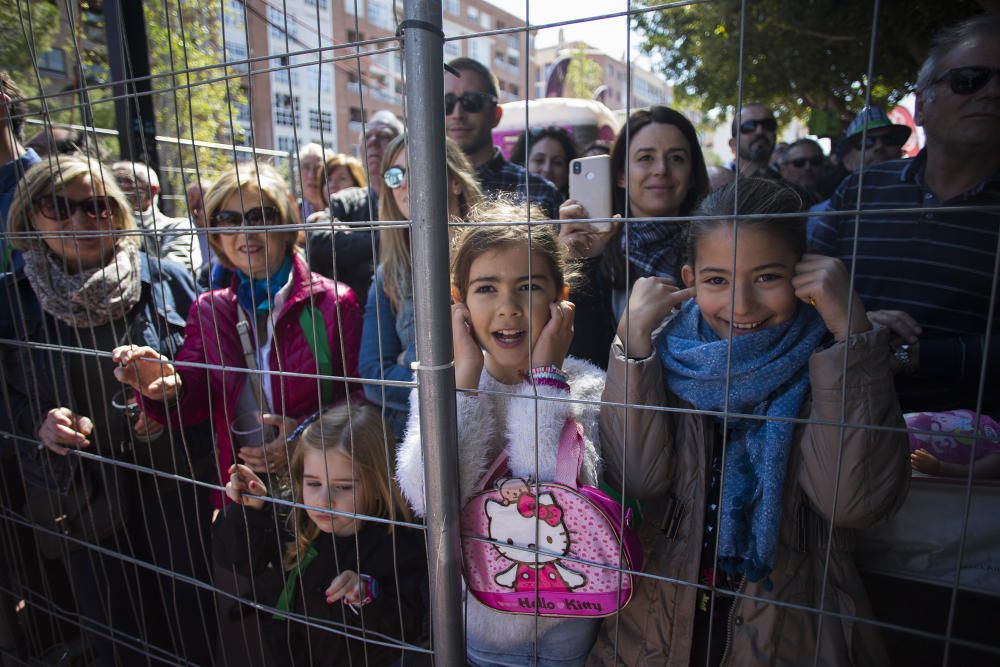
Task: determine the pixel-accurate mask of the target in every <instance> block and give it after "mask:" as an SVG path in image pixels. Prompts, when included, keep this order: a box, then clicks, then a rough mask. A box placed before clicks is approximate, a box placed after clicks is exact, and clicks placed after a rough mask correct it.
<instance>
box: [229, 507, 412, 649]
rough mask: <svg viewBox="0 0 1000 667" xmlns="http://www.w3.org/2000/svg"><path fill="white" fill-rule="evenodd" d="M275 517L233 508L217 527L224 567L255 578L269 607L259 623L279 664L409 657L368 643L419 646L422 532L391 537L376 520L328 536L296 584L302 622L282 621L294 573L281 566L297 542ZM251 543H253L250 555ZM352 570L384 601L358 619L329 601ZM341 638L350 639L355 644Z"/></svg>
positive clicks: (295, 610) (295, 607)
mask: <svg viewBox="0 0 1000 667" xmlns="http://www.w3.org/2000/svg"><path fill="white" fill-rule="evenodd" d="M283 514H284V513H282V515H283ZM275 516H276V515H275V512H274V511H273V509H272V508H271V506H267V507H265V508H264V509H261V510H252V509H248V510H244V509H243V508H242V507H240V506H236V505H229V506H227V508H226V509H225V511H224V512H223V513H222V514H220V515H219V517H218V519H216V521H215V524H214V525H213V528H212V530H213V539H212V542H213V553H214V556H215V561H216V563H217V564H219V565H221V566H224V567H230V566H232V567H234V568H235V570H236V571H237V573H239V574H243V575H247V576H251V577H252V579H253V583H254V591H253V593H251V596H252V597H254V601H255V602H258V603H259V604H261V605H264V606H265V607H266V609H265V610H263V611H260V612H258V618H259V620H260V627H261V632H262V634H263V636H264V638H265V641H266V642H267V647H268V649H269V650H270V651H271V654H272V657H273V659H274V661H275V664H281V665H366V664H367V665H392V664H396V662H397V661H398V660H400V658H402V657H404V653H403V652H402V651H401V650H399V649H393V648H390V647H386V646H380V645H378V644H373V643H365V642H363V641H361V639H360V638H361V637H368V638H369V639H376V640H381V641H384V642H387V643H392V642H394V641H395V642H399V641H403V642H406V643H407V644H417V643H419V641H420V639H421V632H422V630H423V627H424V614H425V603H424V596H425V595H426V590H427V584H426V580H427V560H426V551H425V547H424V539H423V532H422V531H420V530H415V529H407V528H400V527H396V528H395V529H394V532H393V533H389V532H388V531H387V530H386V527H385V525H384V524H378V523H371V522H368V523H365V524H364V525H363V526H362V529H361V530H360V531H359V532H358V533H357V535H352V536H350V537H335V536H333V535H327V534H323V533H321V534H320V535H319V537H317V538H316V540H315V541H314V542H313V547H314V548H315V549H316V551H317V552H318V553H317V555H316V557H315V558H314V559H313V560H312V561H311V562H309V563H308V565H307V566H306V568H305V569H304V570H303V571H302V573H301V575H300V581H297V582H296V583H295V585H294V594H293V595H294V598H293V600H292V602H291V604H290V605H289V610H290V612H291V614H292V615H293V616H299V617H300V618H299V619H296V620H292V621H288V620H285V619H283V618H275V617H274V609H275V608H276V607H277V602H278V599H279V597H280V596H281V593H282V591H283V589H284V588H285V581H286V577H287V576H288V575H289V573H288V572H285V571H284V569H283V567H282V564H281V561H282V557H283V555H284V552H285V546H286V545H287V544H288V542H290V541H291V537H290V535H289V534H288V533H287V531H286V530H285V529H284V528H285V525H284V522H283V521H277V520H276V519H275ZM244 517H245V519H244ZM248 529H249V534H248V533H247V530H248ZM248 538H249V544H250V545H252V546H251V550H250V551H251V553H252V556H250V557H248V554H247V549H246V545H247V543H248V542H247V539H248ZM355 538H356V539H355ZM359 563H360V565H359ZM344 570H353V571H354V572H359V573H361V574H366V575H369V576H371V577H374V578H375V579H376V580H377V582H378V587H379V593H378V596H377V597H376V598H375V600H374V601H372V602H370V603H369V604H367V605H364V606H362V607H359V608H358V611H359V613H358V614H355V613H354V611H352V609H351V608H350V607H348V606H347V605H345V604H343V603H342V602H335V603H333V604H327V603H326V594H325V592H326V589H327V588H328V587H329V586H330V583H331V582H332V581H333V579H334V578H335V577H336V576H337V575H338V574H339V573H340V572H341V571H344ZM301 617H304V618H301ZM305 619H308V621H306V620H305ZM341 633H348V634H349V635H350V638H348V637H345V635H344V634H341ZM374 633H378V634H374ZM416 657H417V654H415V653H413V652H410V653H407V654H406V659H407V660H406V662H405V663H404V664H407V665H408V664H411V661H412V660H413V659H415V658H416ZM366 660H367V661H366Z"/></svg>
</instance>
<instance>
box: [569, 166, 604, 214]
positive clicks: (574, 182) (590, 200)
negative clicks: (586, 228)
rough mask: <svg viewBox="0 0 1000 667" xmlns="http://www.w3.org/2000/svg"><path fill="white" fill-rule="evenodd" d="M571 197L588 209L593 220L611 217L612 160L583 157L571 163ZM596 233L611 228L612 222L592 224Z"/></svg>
mask: <svg viewBox="0 0 1000 667" xmlns="http://www.w3.org/2000/svg"><path fill="white" fill-rule="evenodd" d="M569 196H570V199H575V200H577V201H578V202H580V203H581V204H583V207H584V208H586V209H587V213H589V214H590V217H592V218H610V217H611V158H610V157H609V156H607V155H593V156H591V157H582V158H578V159H576V160H573V161H572V162H570V163H569ZM592 225H593V227H595V230H594V231H604V229H603V228H605V227H607V228H610V226H611V223H610V222H595V223H592Z"/></svg>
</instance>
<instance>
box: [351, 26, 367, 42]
mask: <svg viewBox="0 0 1000 667" xmlns="http://www.w3.org/2000/svg"><path fill="white" fill-rule="evenodd" d="M347 41H348V42H351V43H353V42H363V41H365V34H364V33H363V32H358V31H357V30H354V29H353V28H350V29H348V31H347Z"/></svg>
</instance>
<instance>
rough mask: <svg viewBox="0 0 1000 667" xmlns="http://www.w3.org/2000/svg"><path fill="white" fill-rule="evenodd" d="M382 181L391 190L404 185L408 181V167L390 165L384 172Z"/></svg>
mask: <svg viewBox="0 0 1000 667" xmlns="http://www.w3.org/2000/svg"><path fill="white" fill-rule="evenodd" d="M382 182H383V183H385V184H386V185H387V186H388V187H389V189H391V190H398V189H399V188H401V187H403V183H406V167H389V168H388V169H386V170H385V173H384V174H382Z"/></svg>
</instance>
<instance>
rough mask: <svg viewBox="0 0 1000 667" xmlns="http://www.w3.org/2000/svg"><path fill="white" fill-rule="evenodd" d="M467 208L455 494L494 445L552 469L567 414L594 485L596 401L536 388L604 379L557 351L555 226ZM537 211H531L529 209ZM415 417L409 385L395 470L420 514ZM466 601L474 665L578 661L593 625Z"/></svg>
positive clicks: (529, 475) (520, 473)
mask: <svg viewBox="0 0 1000 667" xmlns="http://www.w3.org/2000/svg"><path fill="white" fill-rule="evenodd" d="M471 217H472V220H473V221H476V222H481V223H484V224H479V225H473V226H469V227H466V228H465V229H464V231H463V233H461V235H460V236H459V237H458V238H457V239H456V241H455V245H454V249H453V252H452V283H453V285H454V288H455V292H456V293H455V304H454V305H453V306H452V335H453V336H454V345H455V380H456V384H457V386H458V388H459V390H460V391H459V394H458V396H457V403H458V406H457V408H458V443H459V445H458V446H459V456H458V460H459V464H460V465H459V490H460V495H461V502H463V503H464V502H465V501H466V500H467V499H468V498H469V496H470V495H471V492H472V490H473V488H474V486H475V485H476V483H477V482H478V481H479V479H480V478H481V477H482V475H483V474H484V473H485V471H486V470H487V468H488V467H489V466H490V464H491V463H492V462H493V461H494V460H495V459H496V457H497V456H498V455H500V454H502V453H505V454H506V455H507V456H508V458H509V464H510V470H511V473H512V475H513V476H514V477H521V478H525V479H532V480H541V481H545V480H551V479H552V478H553V477H554V475H555V469H556V454H557V452H558V448H559V436H560V432H561V431H562V428H563V425H564V424H565V422H566V420H567V419H569V418H575V419H576V420H577V421H578V422H579V423H580V424H581V425H582V426H583V430H584V438H585V441H586V447H585V453H584V461H583V466H582V468H581V475H580V476H581V481H582V483H584V484H590V485H596V484H597V482H598V479H599V478H600V472H601V471H600V468H601V463H600V456H599V449H598V444H597V437H596V436H597V433H596V430H597V429H596V417H597V410H596V408H595V407H592V406H588V405H581V404H577V403H573V402H568V401H567V402H564V401H549V400H537V399H536V398H535V395H536V393H537V395H538V396H539V397H542V398H545V397H566V398H569V397H572V398H574V399H580V400H595V399H596V398H597V397H598V396H599V394H600V391H601V388H602V387H603V384H604V373H603V372H602V371H601V370H599V369H598V368H596V367H595V366H593V365H592V364H590V363H588V362H586V361H582V360H579V359H574V358H572V357H567V356H566V351H567V349H568V348H569V343H570V340H571V339H572V337H573V310H574V309H573V304H572V303H570V302H568V301H566V300H565V298H564V296H562V295H564V293H565V288H566V278H567V274H566V268H565V264H564V255H563V250H562V246H561V245H560V244H559V241H558V239H557V238H556V233H555V231H554V230H553V229H552V228H551V226H549V225H538V226H535V225H532V226H527V225H523V224H511V222H510V221H512V220H523V219H524V217H525V210H524V207H523V206H514V205H511V204H509V203H506V202H499V203H493V204H488V205H486V206H485V208H484V209H481V210H479V211H478V212H477V211H474V212H473V214H472V216H471ZM543 217H544V216H542V215H541V212H540V211H538V212H535V211H533V212H532V213H531V219H532V220H539V219H543ZM485 223H499V224H485ZM529 249H530V250H529ZM477 390H478V393H477ZM419 420H420V411H419V408H418V405H417V392H415V391H414V392H413V393H412V394H411V409H410V415H409V423H408V426H407V431H406V437H405V438H404V440H403V442H402V444H401V445H400V447H399V450H398V453H397V475H398V479H399V483H400V487H401V488H402V490H403V495H404V496H405V497H406V499H407V500H408V501H409V503H410V505H411V506H412V507H413V509H414V511H415V512H416V513H417V514H418V515H421V516H423V514H424V473H423V456H422V452H421V442H420V422H419ZM467 605H468V606H467V627H466V639H467V647H468V656H467V657H468V659H469V662H470V664H473V665H478V666H486V665H528V664H538V665H579V664H582V663H583V661H584V660H585V659H586V656H587V653H588V652H589V650H590V646H591V644H592V643H593V640H594V633H595V632H596V630H597V623H596V621H592V620H586V619H584V620H581V619H552V618H534V617H532V616H512V615H509V614H502V613H500V612H496V611H494V610H492V609H489V608H488V607H485V606H483V605H482V604H480V603H479V602H478V601H476V600H475V599H473V598H472V597H471V596H470V597H469V599H468V602H467ZM536 637H537V645H536ZM536 649H537V650H536ZM536 658H537V663H536V662H534V660H535V659H536Z"/></svg>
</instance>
